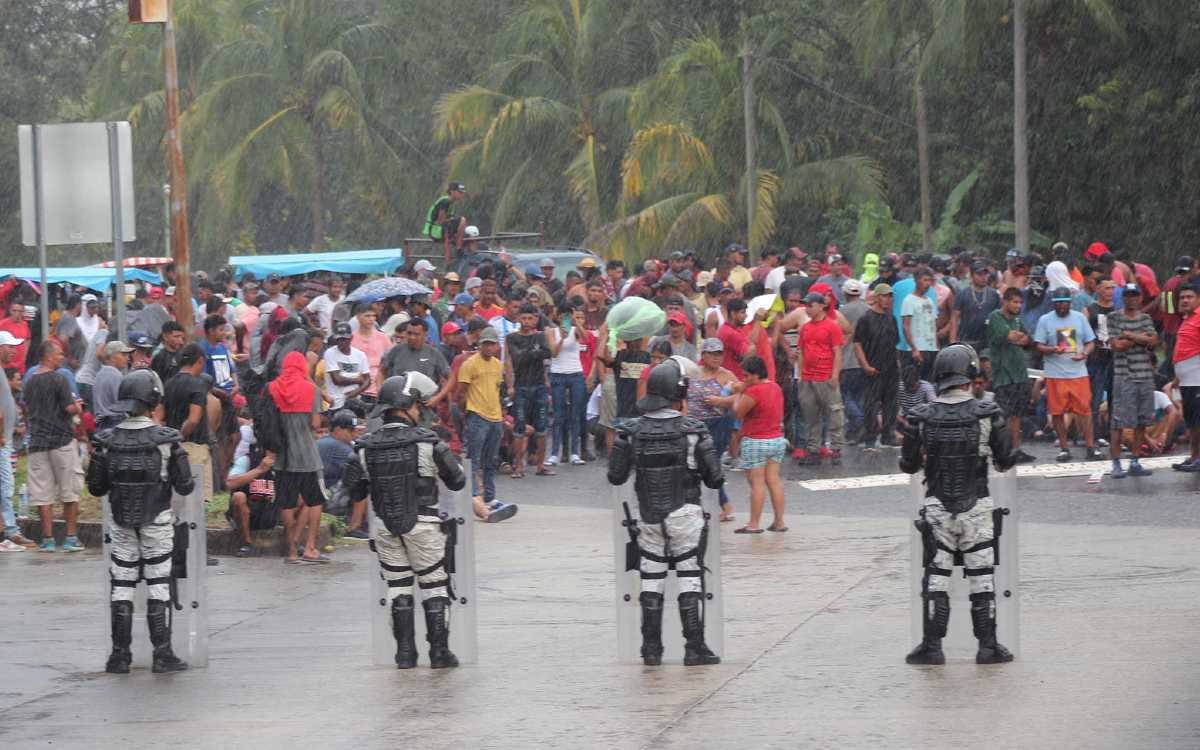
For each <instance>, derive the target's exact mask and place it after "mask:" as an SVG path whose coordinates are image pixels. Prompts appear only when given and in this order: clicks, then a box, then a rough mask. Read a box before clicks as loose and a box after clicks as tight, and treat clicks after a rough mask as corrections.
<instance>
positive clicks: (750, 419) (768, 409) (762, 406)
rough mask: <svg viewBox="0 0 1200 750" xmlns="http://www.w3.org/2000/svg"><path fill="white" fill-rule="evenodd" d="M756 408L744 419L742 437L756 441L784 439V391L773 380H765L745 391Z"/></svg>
mask: <svg viewBox="0 0 1200 750" xmlns="http://www.w3.org/2000/svg"><path fill="white" fill-rule="evenodd" d="M745 394H746V395H747V396H749V397H750V398H752V399H754V408H753V409H751V410H750V413H749V414H747V415H746V416H745V417H744V418H743V419H742V437H744V438H753V439H755V440H766V439H768V438H777V437H783V390H782V389H780V387H779V384H778V383H776V382H775V381H773V380H764V381H763V382H761V383H758V384H757V385H752V386H750V387H749V388H747V389H746V390H745Z"/></svg>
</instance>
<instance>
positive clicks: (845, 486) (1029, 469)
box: [797, 456, 1183, 492]
mask: <svg viewBox="0 0 1200 750" xmlns="http://www.w3.org/2000/svg"><path fill="white" fill-rule="evenodd" d="M1123 460H1125V459H1123ZM1181 460H1183V459H1182V457H1180V456H1155V457H1153V458H1143V459H1142V466H1145V467H1146V468H1147V469H1169V468H1170V466H1171V464H1173V463H1175V462H1177V461H1181ZM1101 467H1104V470H1103V471H1100V468H1101ZM1097 473H1099V474H1107V473H1108V465H1107V464H1105V463H1101V462H1100V461H1086V462H1085V461H1077V462H1075V463H1067V464H1055V463H1049V464H1038V465H1034V466H1028V465H1026V466H1018V467H1017V476H1020V477H1040V478H1042V479H1057V478H1060V477H1080V476H1086V477H1091V476H1093V475H1095V474H1097ZM908 478H909V477H908V474H903V473H900V474H869V475H866V476H861V477H841V478H838V479H805V480H802V481H800V482H797V484H799V485H800V486H801V487H803V488H804V489H806V490H811V491H813V492H828V491H830V490H835V491H836V490H859V489H868V488H871V487H898V486H902V485H905V484H908Z"/></svg>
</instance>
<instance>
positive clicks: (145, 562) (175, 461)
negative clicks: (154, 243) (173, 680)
mask: <svg viewBox="0 0 1200 750" xmlns="http://www.w3.org/2000/svg"><path fill="white" fill-rule="evenodd" d="M162 395H163V391H162V385H161V384H160V383H159V379H158V376H157V375H155V374H154V372H152V371H150V370H137V371H134V372H131V373H129V374H128V375H126V376H125V377H124V379H122V380H121V385H120V387H119V388H118V390H117V398H118V400H117V402H116V403H115V404H113V410H114V411H119V412H123V413H126V414H128V417H127V418H126V419H125V420H124V421H122V422H121V423H120V424H118V425H117V426H116V427H114V428H113V429H112V430H111V432H108V433H107V434H106V433H103V432H102V433H99V434H98V435H97V436H96V440H95V445H96V450H95V452H94V453H93V454H92V459H91V463H90V464H89V465H88V472H87V485H88V491H89V492H91V493H92V494H93V495H95V496H97V497H99V496H101V495H108V512H109V514H110V517H109V519H108V528H109V532H108V533H109V536H110V538H111V539H112V562H111V565H110V568H109V571H110V573H109V574H110V577H111V581H112V600H111V608H112V655H110V656H109V657H108V663H107V664H106V665H105V667H104V670H105V671H106V672H111V673H113V674H128V673H129V663H130V658H131V657H130V650H129V646H130V641H131V639H132V628H133V595H134V591H135V589H136V588H137V584H138V580H139V579H144V580H145V581H146V623H147V625H148V626H149V630H150V643H151V644H152V645H153V646H154V661H153V665H152V669H153V671H154V672H156V673H161V672H179V671H182V670H184V669H187V666H188V665H187V664H186V663H184V662H183V661H182V660H181V659H179V658H178V657H177V656H175V652H174V651H173V650H172V649H171V617H170V611H169V610H170V607H171V564H172V557H173V554H174V551H175V525H174V520H175V516H174V513H173V512H172V510H171V490H172V489H174V490H175V492H177V493H179V494H181V495H187V494H189V493H190V492H191V491H192V489H193V484H194V483H193V480H192V470H191V467H190V466H189V465H188V458H187V453H185V452H184V450H183V448H182V447H181V446H180V441H181V440H182V437H181V436H180V434H179V432H178V431H177V430H173V429H171V428H170V427H163V426H161V425H159V424H157V423H156V422H155V421H154V420H153V419H151V418H150V416H149V415H150V414H151V412H153V410H154V408H155V407H156V406H158V403H159V401H160V400H161V399H162Z"/></svg>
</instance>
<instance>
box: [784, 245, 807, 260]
mask: <svg viewBox="0 0 1200 750" xmlns="http://www.w3.org/2000/svg"><path fill="white" fill-rule="evenodd" d="M788 255H790V256H792V257H793V258H796V259H797V260H804V259H805V258H807V257H808V253H806V252H804V251H803V250H801V249H800V248H798V247H789V248H788Z"/></svg>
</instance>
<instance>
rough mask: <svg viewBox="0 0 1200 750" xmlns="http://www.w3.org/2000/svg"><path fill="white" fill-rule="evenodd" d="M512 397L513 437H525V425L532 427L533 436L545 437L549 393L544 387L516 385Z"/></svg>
mask: <svg viewBox="0 0 1200 750" xmlns="http://www.w3.org/2000/svg"><path fill="white" fill-rule="evenodd" d="M515 390H516V393H515V394H514V397H513V406H512V416H513V435H515V436H516V437H525V425H526V424H529V425H531V426H532V427H533V432H534V434H535V435H545V434H546V427H547V423H548V421H549V420H548V418H547V415H548V409H549V404H550V391H549V390H548V389H547V388H546V386H545V385H518V386H517V387H516V389H515Z"/></svg>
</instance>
